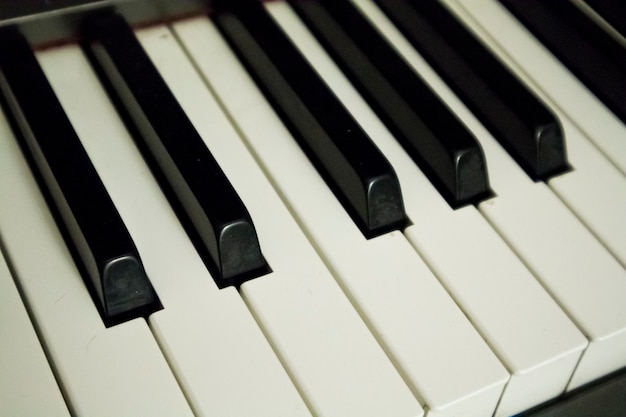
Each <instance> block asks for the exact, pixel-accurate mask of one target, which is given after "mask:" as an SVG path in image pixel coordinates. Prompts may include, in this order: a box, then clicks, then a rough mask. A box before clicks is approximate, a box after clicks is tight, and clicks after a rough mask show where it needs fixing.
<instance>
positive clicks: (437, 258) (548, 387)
mask: <svg viewBox="0 0 626 417" xmlns="http://www.w3.org/2000/svg"><path fill="white" fill-rule="evenodd" d="M358 5H359V6H360V7H361V8H362V9H364V10H366V11H367V14H368V16H369V17H370V18H371V19H372V20H374V21H375V22H376V24H377V25H378V26H379V28H380V29H381V30H382V29H384V32H385V33H386V34H388V35H389V36H390V37H391V38H393V41H394V44H395V45H396V46H397V47H400V43H401V41H402V38H401V37H400V36H399V34H398V33H397V31H395V30H394V29H393V27H392V25H391V24H390V23H389V22H388V21H387V20H386V19H385V18H384V16H382V14H381V13H380V11H379V10H378V9H376V8H375V7H374V6H373V5H372V4H371V3H370V2H359V3H358ZM294 39H295V37H294ZM300 45H301V46H300V48H301V50H303V51H305V52H306V53H307V55H308V56H309V59H310V60H311V61H315V67H316V69H317V71H318V72H319V73H320V74H322V76H324V77H325V78H326V80H327V82H328V83H329V84H330V85H331V86H332V88H333V90H334V91H335V92H336V93H337V95H338V96H339V97H340V98H342V99H343V101H344V103H345V104H346V105H347V107H348V108H349V109H350V111H351V112H352V113H353V114H354V115H355V116H356V117H357V118H358V119H359V121H360V122H361V124H362V125H363V126H364V127H365V129H366V130H368V132H369V133H370V136H371V137H372V138H373V139H374V141H376V142H377V144H378V146H379V147H380V149H381V150H383V152H384V153H385V154H386V155H387V157H388V158H389V160H390V161H391V162H392V165H393V166H394V167H395V168H396V172H397V173H398V175H399V177H400V181H401V183H402V189H403V193H404V196H405V202H406V205H407V210H408V212H409V216H410V218H411V221H412V222H413V226H411V227H409V228H408V229H407V230H406V234H407V236H408V237H409V238H410V239H411V240H412V242H413V243H414V244H415V246H416V247H417V248H418V249H419V251H420V253H422V255H423V256H424V259H425V260H426V262H427V263H428V264H429V266H430V267H431V268H432V269H433V271H434V272H435V273H436V274H437V276H438V277H439V279H440V280H441V281H442V283H443V284H444V285H445V286H446V288H447V289H448V291H449V292H450V293H451V294H452V295H453V296H454V297H455V299H456V301H457V302H458V303H459V305H460V306H461V307H462V308H463V309H464V311H465V312H466V314H467V315H468V317H469V318H470V319H471V320H472V322H473V323H474V324H475V326H476V328H477V329H478V330H479V331H480V332H481V334H482V335H483V337H484V338H485V340H486V341H487V342H488V343H489V344H490V346H491V347H492V348H493V349H494V351H495V352H496V353H497V354H498V356H499V357H500V359H501V360H502V361H503V363H504V364H505V365H506V366H507V368H508V369H509V371H511V373H512V377H511V380H510V382H509V383H508V385H507V388H506V391H505V393H504V396H503V398H502V400H501V402H500V408H499V413H500V414H503V415H504V414H506V413H507V412H509V411H510V412H517V411H522V410H524V409H525V408H528V407H530V406H532V405H534V404H537V403H539V402H541V401H543V400H546V399H548V398H550V397H553V396H556V395H558V394H559V393H560V392H562V391H563V390H564V389H565V386H566V384H567V381H568V380H569V377H570V376H571V374H572V372H573V370H574V367H575V366H576V362H577V360H578V359H579V358H580V354H581V352H582V350H583V349H584V347H585V345H586V340H585V339H584V337H583V336H582V335H581V333H580V332H579V331H578V330H577V329H576V327H575V326H574V325H573V324H572V322H571V321H570V320H569V319H568V318H567V317H566V315H565V314H564V313H563V312H562V311H561V309H560V308H559V307H558V306H557V305H556V304H555V303H554V301H553V300H552V299H551V298H550V297H549V296H548V294H546V292H545V291H544V290H543V289H542V288H541V286H540V285H539V284H538V283H537V282H536V280H535V278H534V277H533V276H532V275H531V274H530V273H529V272H528V270H527V269H526V268H525V267H524V265H523V264H522V263H521V262H520V261H519V259H517V257H516V256H515V255H514V254H513V253H512V252H511V251H510V249H509V248H508V247H507V245H506V244H505V243H504V242H503V241H502V240H501V239H500V238H499V237H498V236H497V234H496V233H495V232H494V231H493V229H492V228H491V227H490V226H489V224H488V223H487V222H486V221H485V220H484V219H483V218H482V217H481V216H480V214H479V213H478V212H477V210H476V209H475V208H474V207H471V206H468V207H465V208H462V209H459V210H456V211H455V210H451V209H450V207H449V206H448V205H447V204H446V203H445V201H444V200H443V199H442V198H441V197H440V196H439V195H438V194H437V192H436V191H435V189H434V188H433V187H432V186H431V185H430V184H429V183H428V181H427V180H426V178H425V177H424V176H423V175H422V174H421V172H420V171H419V170H418V169H417V167H416V166H415V164H414V163H413V162H412V161H411V160H410V158H409V157H408V156H407V155H406V153H405V152H403V150H402V149H401V147H400V146H399V145H398V144H397V142H396V141H395V140H394V139H393V138H392V137H391V136H390V134H389V133H388V132H387V131H386V130H385V129H384V127H382V126H381V124H380V122H379V121H378V120H377V118H376V117H375V115H373V114H372V112H371V110H369V109H368V108H367V107H366V106H365V104H364V103H363V101H362V100H361V99H360V98H359V97H358V95H356V93H355V92H354V90H353V89H351V88H350V86H349V85H348V84H347V82H346V81H345V78H343V77H342V76H341V74H340V73H339V72H338V70H337V69H336V67H335V66H334V65H332V64H331V63H330V62H329V61H328V59H322V55H323V54H322V53H321V52H315V53H313V52H311V53H308V51H309V50H310V51H313V49H314V48H313V46H312V45H307V46H306V47H305V46H304V43H300ZM403 45H404V46H403V47H402V49H403V50H407V51H412V48H410V46H408V45H407V44H406V42H404V44H403ZM413 54H414V52H413ZM414 55H415V54H414ZM416 59H417V58H416ZM529 300H532V301H529ZM512 323H515V325H512ZM546 329H550V330H549V331H546Z"/></svg>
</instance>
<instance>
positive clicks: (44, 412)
mask: <svg viewBox="0 0 626 417" xmlns="http://www.w3.org/2000/svg"><path fill="white" fill-rule="evenodd" d="M0 118H2V120H1V121H0V125H2V126H3V127H4V126H6V124H5V120H4V116H2V115H0ZM4 133H5V132H4V131H2V134H4ZM1 234H2V233H1V230H0V235H1ZM0 352H2V355H0V369H1V370H2V371H1V372H0V415H2V416H13V417H38V416H41V417H44V416H50V417H63V416H67V417H69V415H70V414H69V411H68V410H67V406H66V405H65V401H63V396H62V395H61V390H60V389H59V386H58V385H57V383H56V381H55V379H54V375H53V374H52V370H51V369H50V364H48V361H47V360H46V355H45V353H44V351H43V349H42V347H41V344H40V343H39V340H38V339H37V334H36V333H35V329H34V328H33V325H32V323H31V322H30V319H29V318H28V313H27V312H26V308H25V307H24V304H23V303H22V299H21V298H20V294H19V293H18V291H17V288H16V287H15V283H14V282H13V277H12V276H11V272H10V271H9V268H8V267H7V264H6V262H5V259H4V257H3V256H2V254H1V253H0Z"/></svg>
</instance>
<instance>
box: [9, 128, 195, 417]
mask: <svg viewBox="0 0 626 417" xmlns="http://www.w3.org/2000/svg"><path fill="white" fill-rule="evenodd" d="M0 212H1V213H2V216H0V231H1V232H2V240H3V245H4V250H5V255H6V256H7V258H8V259H10V261H11V264H12V266H13V271H14V274H15V278H16V279H17V281H18V282H19V286H20V287H21V289H22V291H23V294H24V297H25V298H26V299H27V303H28V305H29V309H30V312H31V318H32V320H33V322H34V325H35V326H36V327H37V328H38V331H39V334H40V337H41V338H42V340H43V344H44V345H45V346H46V352H47V354H48V358H49V359H50V360H51V361H52V367H53V369H54V370H55V375H56V377H57V380H58V381H59V384H60V385H61V386H62V387H63V393H64V395H65V400H66V402H67V405H68V408H69V410H70V411H71V412H72V414H74V415H80V416H103V417H105V416H106V417H109V416H113V415H119V416H121V415H150V416H173V415H175V416H191V415H192V413H191V410H190V408H189V406H188V404H187V402H186V400H185V398H184V396H183V394H182V392H181V390H180V388H179V386H178V384H177V383H176V380H175V379H174V376H173V374H172V372H171V371H170V368H169V367H168V366H167V363H166V361H165V359H164V357H163V355H162V354H161V351H160V350H159V348H158V345H157V343H156V341H155V340H154V338H153V336H152V334H151V333H150V330H149V328H148V326H147V324H146V322H145V321H144V320H143V319H136V320H132V321H129V322H127V323H124V324H120V325H117V326H114V327H111V328H108V329H107V328H105V327H104V324H103V323H102V320H101V318H100V315H99V314H98V311H97V309H96V306H95V304H94V302H93V300H92V299H91V296H90V295H89V293H88V291H87V288H86V286H85V284H84V282H83V280H82V278H81V276H80V274H79V273H78V271H77V269H76V266H75V264H74V261H73V260H72V257H71V256H70V254H69V252H68V250H67V248H66V246H65V242H64V241H63V238H62V237H61V235H60V233H59V231H58V229H57V227H56V225H55V223H54V220H53V219H52V216H51V214H50V212H49V211H48V207H47V206H46V203H45V202H44V200H43V198H42V196H41V194H40V192H39V189H38V188H37V185H36V184H35V182H34V180H33V177H32V175H31V173H30V171H29V169H28V166H27V164H26V162H25V160H24V158H23V156H22V154H21V152H20V150H19V147H18V145H17V142H16V141H15V140H14V138H13V136H12V134H11V133H10V131H9V129H8V126H7V125H6V123H5V120H4V119H2V120H1V121H0Z"/></svg>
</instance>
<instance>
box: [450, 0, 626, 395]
mask: <svg viewBox="0 0 626 417" xmlns="http://www.w3.org/2000/svg"><path fill="white" fill-rule="evenodd" d="M450 6H451V8H452V9H454V10H455V11H456V12H457V13H458V15H459V16H460V17H462V18H463V20H465V21H466V22H467V24H468V25H469V26H471V28H472V29H473V30H474V31H475V33H477V34H478V35H479V36H480V38H481V39H482V40H483V42H485V44H487V45H489V46H490V47H491V48H492V49H493V50H494V51H496V53H497V54H498V55H499V56H500V57H501V58H502V59H503V60H504V61H505V62H507V64H509V67H510V68H512V69H513V70H514V71H515V72H516V74H518V76H519V77H520V78H521V79H522V80H524V82H525V83H526V84H527V85H529V86H530V87H532V88H533V89H534V91H535V92H536V94H537V95H539V96H540V97H542V98H543V99H544V100H545V101H546V102H548V103H551V104H552V107H553V109H554V110H555V112H556V113H557V115H558V117H559V118H560V120H561V122H562V124H563V127H564V131H565V135H566V143H567V146H568V151H569V160H570V163H571V164H572V166H573V168H574V170H573V171H572V172H570V173H567V174H564V175H562V176H559V177H556V178H553V179H551V180H550V181H549V182H548V185H549V186H550V188H551V189H552V190H553V191H554V192H555V193H556V194H557V195H559V197H561V199H562V200H563V201H564V202H565V204H568V205H569V207H570V208H571V209H572V211H574V212H575V213H576V214H577V215H578V216H579V218H580V220H581V221H582V222H583V223H585V224H586V225H587V226H588V227H589V229H590V230H591V231H592V232H595V233H596V235H597V237H598V238H599V239H600V240H602V241H603V242H604V243H605V245H606V247H607V249H609V250H610V251H611V253H612V254H613V255H615V257H616V258H617V260H618V261H621V264H622V266H621V267H619V266H617V265H615V264H614V263H609V262H608V261H605V262H603V263H598V264H596V265H595V266H594V265H592V264H591V263H587V264H586V265H582V264H580V261H581V259H580V258H578V257H577V256H573V255H571V253H570V254H569V255H567V254H564V255H561V256H562V257H563V262H562V265H561V267H560V268H565V269H564V270H561V272H560V275H559V273H558V272H557V269H556V268H559V267H558V266H556V265H554V266H552V267H549V268H554V269H553V270H552V271H551V272H550V271H548V270H547V269H546V270H545V274H544V272H542V271H540V270H539V268H540V266H539V265H536V266H534V268H536V269H537V273H538V274H539V275H540V276H541V279H542V282H543V283H544V285H545V286H546V287H548V288H549V289H550V291H551V292H552V293H553V294H554V296H555V298H557V299H558V300H559V302H560V303H561V305H562V306H563V307H564V309H565V310H566V311H568V313H569V315H570V316H571V317H572V318H573V319H574V321H575V322H577V324H578V325H579V327H580V328H581V330H582V331H583V332H584V333H585V334H586V335H587V337H588V338H589V339H590V340H591V344H590V347H589V348H588V349H587V352H586V353H585V356H584V357H583V360H582V361H581V363H580V364H579V366H578V369H577V371H576V374H575V375H574V377H573V379H572V381H571V383H570V386H569V388H570V389H573V388H576V387H578V386H580V385H582V384H584V383H585V382H588V381H590V380H591V379H593V378H596V377H599V376H601V375H603V374H606V373H609V372H611V371H613V370H615V369H618V368H620V367H623V366H626V353H625V352H626V307H625V304H624V302H623V297H622V296H621V295H622V294H624V293H626V270H625V269H624V268H623V267H624V266H625V265H626V219H625V218H624V213H625V212H626V181H624V179H623V177H621V176H620V174H619V173H618V172H617V170H615V169H613V167H612V166H611V164H609V163H608V161H606V160H603V159H604V158H602V157H601V156H600V155H599V153H598V152H597V150H596V149H595V148H594V147H592V146H590V144H589V142H588V141H587V139H586V138H585V137H584V136H583V135H582V134H581V133H580V131H579V130H578V129H577V128H576V127H575V126H574V125H573V124H572V123H571V121H570V119H569V118H568V116H567V115H566V114H564V113H563V112H561V111H560V110H559V106H560V101H559V102H558V103H554V102H553V101H552V98H551V97H550V96H548V95H547V94H546V93H545V92H544V90H543V87H545V86H546V84H545V83H543V84H542V85H541V87H539V86H537V85H536V84H535V82H534V76H535V75H537V76H539V75H540V74H539V73H537V74H535V71H533V74H530V73H528V74H527V73H526V72H525V70H526V69H530V68H531V67H537V68H541V71H540V72H541V74H545V73H550V72H552V71H554V73H557V74H561V75H562V76H563V77H564V78H565V77H566V76H567V73H566V71H565V70H564V69H563V68H560V69H559V68H558V66H559V65H560V64H557V63H556V61H555V58H553V57H551V56H549V54H548V53H547V52H546V51H545V50H542V49H543V47H542V46H541V45H540V44H538V43H537V41H536V40H535V39H534V38H533V37H532V35H530V34H529V33H528V32H527V31H526V30H525V29H524V28H523V27H522V26H521V24H520V23H519V22H517V21H516V20H515V19H514V18H513V17H512V16H511V15H510V14H509V13H508V12H506V10H505V9H503V8H502V6H501V5H499V4H497V3H496V2H495V1H490V0H487V1H483V0H472V1H465V2H463V3H459V2H455V3H452V2H450ZM461 6H462V7H461ZM474 19H475V20H474ZM484 29H487V30H488V31H494V32H492V33H491V35H488V34H487V33H486V32H485V30H484ZM492 36H493V37H492ZM494 38H495V39H498V42H502V45H503V46H504V47H505V48H506V53H505V51H504V50H503V49H502V48H501V47H499V46H498V43H497V42H495V41H494ZM507 53H511V54H512V53H516V54H519V53H522V54H528V55H527V56H523V55H519V56H518V58H519V57H522V56H523V57H525V59H531V60H532V62H533V64H532V65H524V67H525V68H524V70H522V69H521V68H520V66H519V65H517V61H513V60H512V59H511V58H510V57H509V55H507ZM538 79H539V80H541V77H539V78H538ZM561 88H569V87H568V86H565V85H562V86H561ZM555 90H558V88H557V89H555ZM574 91H576V90H574ZM563 98H564V97H563ZM567 100H569V101H578V100H579V101H581V102H585V101H587V100H586V98H585V96H584V95H581V98H579V99H577V98H574V97H569V98H567V99H566V101H567ZM589 107H590V108H592V107H593V105H590V106H589ZM587 116H588V117H589V118H592V117H595V113H594V112H593V111H590V112H589V114H588V115H587ZM580 117H581V118H584V116H582V115H580ZM581 120H582V119H581ZM604 134H605V135H607V136H611V135H614V134H615V132H612V131H611V130H610V129H609V128H608V126H607V130H606V132H604ZM619 139H620V140H622V141H623V140H624V139H626V136H623V137H620V138H619ZM549 227H550V228H553V227H554V226H553V225H549ZM542 236H543V235H542ZM540 242H541V244H542V245H543V246H544V250H545V251H551V252H554V251H555V250H556V249H557V248H555V247H554V246H549V245H545V243H546V242H545V241H544V240H542V241H540ZM571 242H572V243H574V244H576V245H579V244H582V241H580V240H571ZM537 249H538V250H541V249H540V248H539V246H537ZM581 255H584V256H590V255H591V254H590V253H584V254H581ZM528 261H529V263H530V262H532V261H531V260H530V259H528ZM541 268H543V267H541Z"/></svg>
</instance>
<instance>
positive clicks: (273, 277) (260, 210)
mask: <svg viewBox="0 0 626 417" xmlns="http://www.w3.org/2000/svg"><path fill="white" fill-rule="evenodd" d="M138 35H139V39H140V41H141V43H142V44H143V46H144V48H145V49H146V51H147V52H148V54H149V55H150V57H151V59H152V60H153V62H154V63H155V65H156V66H157V68H158V69H159V71H160V72H161V74H162V75H163V77H164V79H165V81H166V82H167V83H168V85H169V86H170V88H171V89H172V91H173V92H174V95H175V96H176V97H177V99H178V100H179V102H180V103H181V105H182V107H183V108H184V110H185V112H186V113H187V114H188V116H189V117H190V119H191V121H192V122H193V124H194V126H195V127H196V129H197V130H198V132H199V133H200V135H201V136H202V137H203V138H204V140H205V141H206V143H207V146H208V147H209V149H210V150H211V152H212V153H213V155H214V156H215V158H216V159H217V161H218V163H219V164H220V166H221V167H222V169H223V170H224V172H225V173H226V175H227V176H228V177H229V179H230V181H231V182H232V184H233V186H234V188H235V189H236V190H237V192H238V193H239V195H240V197H241V199H242V200H243V202H244V204H245V205H246V207H247V208H248V210H249V212H250V215H251V217H252V219H253V221H254V223H255V226H256V228H257V233H258V236H259V241H260V244H261V249H262V251H263V254H264V256H265V258H266V259H267V261H268V263H269V265H270V267H271V268H272V271H273V272H272V273H270V274H268V275H266V276H263V277H260V278H257V279H254V280H251V281H248V282H246V283H244V284H243V285H242V286H241V294H242V296H243V297H244V299H245V300H246V303H247V304H248V306H249V308H250V309H251V311H252V312H253V314H254V315H255V318H256V319H257V321H258V323H259V325H260V326H261V328H262V329H263V331H264V333H265V335H266V337H267V338H268V340H269V341H270V343H272V346H273V347H274V349H275V351H276V352H277V354H278V356H279V358H280V359H281V361H282V363H283V365H284V366H285V368H286V369H287V371H288V372H289V374H290V376H291V378H292V380H293V381H294V383H295V384H296V386H297V387H298V389H299V392H300V393H301V394H302V396H303V398H304V400H305V402H306V403H307V405H308V406H309V408H310V410H311V412H312V414H314V415H319V416H349V415H359V416H380V415H385V416H398V417H400V416H420V415H421V414H422V407H421V406H420V404H419V402H418V401H417V400H416V399H415V397H414V396H413V395H412V393H411V391H410V390H409V388H408V387H407V386H406V384H405V383H404V381H403V380H402V378H401V377H400V375H399V374H398V373H397V371H396V370H395V368H394V367H393V365H392V363H391V361H390V360H389V359H388V358H387V356H386V355H385V353H384V351H383V350H382V349H381V348H380V346H379V345H378V343H377V342H376V339H375V338H374V337H373V336H372V335H371V333H370V332H369V330H368V329H367V327H366V326H365V324H364V323H363V321H362V320H361V319H360V317H359V316H358V314H357V312H356V311H355V310H354V309H353V307H352V306H351V304H350V302H349V300H348V299H347V298H346V297H345V295H344V294H343V292H342V291H341V289H340V287H339V286H338V285H337V284H336V283H335V281H334V279H333V277H332V276H331V275H330V273H329V272H328V271H327V270H326V268H325V266H324V265H323V264H322V262H321V260H320V259H319V258H318V257H317V255H316V253H315V252H314V250H313V248H312V247H311V246H310V244H309V243H308V241H307V240H306V238H305V236H304V235H303V234H302V232H301V231H300V229H299V228H298V226H297V224H296V223H295V221H294V220H293V219H292V218H291V215H290V214H289V212H288V211H287V210H286V208H285V207H284V205H283V204H282V202H281V201H280V199H279V197H278V196H277V195H276V194H275V191H274V190H273V188H272V187H271V185H270V183H269V182H268V181H267V179H266V178H265V177H264V175H263V173H262V171H261V170H260V169H259V167H258V166H257V165H256V162H255V161H254V159H253V158H252V156H251V155H250V154H249V152H248V150H247V149H246V148H245V146H244V144H243V143H242V141H241V139H240V138H239V137H238V136H237V133H236V132H235V130H234V129H233V127H232V126H231V124H230V123H229V121H228V119H227V118H226V117H225V115H224V114H223V113H222V111H221V109H220V108H219V107H218V105H217V103H216V102H215V100H214V98H213V97H212V95H211V94H210V92H209V90H208V89H207V88H206V86H205V85H204V82H203V81H202V79H201V78H200V76H199V75H198V74H197V73H196V71H195V68H194V67H193V66H192V65H191V63H190V62H189V61H187V58H186V56H185V54H184V52H183V51H182V50H181V49H180V48H179V47H178V46H177V45H176V44H174V43H173V42H171V39H170V40H169V41H168V40H167V39H164V38H163V37H162V35H163V32H162V31H161V30H160V29H154V30H145V31H140V32H138ZM261 127H262V125H261ZM364 399H366V400H364Z"/></svg>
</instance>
